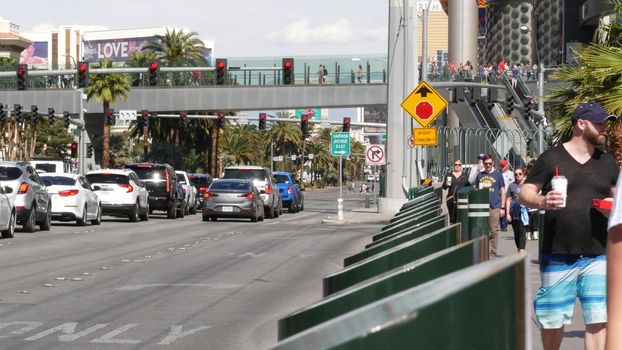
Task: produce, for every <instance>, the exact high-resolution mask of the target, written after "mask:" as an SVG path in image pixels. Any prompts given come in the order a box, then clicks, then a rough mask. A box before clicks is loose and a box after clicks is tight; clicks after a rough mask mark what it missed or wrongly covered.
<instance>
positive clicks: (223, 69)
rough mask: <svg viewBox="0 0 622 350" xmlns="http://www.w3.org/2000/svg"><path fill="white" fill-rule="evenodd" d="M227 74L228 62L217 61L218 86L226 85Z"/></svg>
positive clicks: (224, 60)
mask: <svg viewBox="0 0 622 350" xmlns="http://www.w3.org/2000/svg"><path fill="white" fill-rule="evenodd" d="M226 73H227V60H226V59H223V58H219V59H216V78H215V79H216V85H225V74H226Z"/></svg>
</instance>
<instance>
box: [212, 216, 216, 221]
mask: <svg viewBox="0 0 622 350" xmlns="http://www.w3.org/2000/svg"><path fill="white" fill-rule="evenodd" d="M210 220H212V221H218V218H217V217H215V216H212V217H211V218H210Z"/></svg>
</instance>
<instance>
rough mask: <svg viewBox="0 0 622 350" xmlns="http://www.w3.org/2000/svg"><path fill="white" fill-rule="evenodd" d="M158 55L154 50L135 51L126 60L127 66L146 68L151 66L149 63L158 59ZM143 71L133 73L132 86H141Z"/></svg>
mask: <svg viewBox="0 0 622 350" xmlns="http://www.w3.org/2000/svg"><path fill="white" fill-rule="evenodd" d="M156 58H157V56H156V54H155V53H154V52H134V53H133V54H132V55H131V56H130V59H129V60H127V62H125V66H126V67H137V68H146V67H149V63H151V61H152V60H154V59H156ZM141 77H142V73H134V74H132V86H139V85H140V82H141V80H142V79H141Z"/></svg>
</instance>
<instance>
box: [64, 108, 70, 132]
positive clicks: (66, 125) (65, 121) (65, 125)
mask: <svg viewBox="0 0 622 350" xmlns="http://www.w3.org/2000/svg"><path fill="white" fill-rule="evenodd" d="M70 121H71V118H70V117H69V112H67V111H64V112H63V126H64V127H65V129H69V125H70V123H69V122H70Z"/></svg>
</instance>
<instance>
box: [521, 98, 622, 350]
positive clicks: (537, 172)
mask: <svg viewBox="0 0 622 350" xmlns="http://www.w3.org/2000/svg"><path fill="white" fill-rule="evenodd" d="M615 119H616V117H615V116H613V115H610V114H609V113H608V112H606V111H605V110H604V109H603V107H602V106H601V105H599V104H598V103H595V102H591V103H583V104H580V105H578V106H577V107H576V108H575V110H574V113H573V114H572V118H571V122H572V137H571V139H570V140H569V141H568V142H565V143H563V144H560V145H558V146H555V147H553V148H551V149H549V150H547V151H546V152H544V153H542V154H541V155H540V157H538V160H537V161H536V163H535V165H534V167H533V169H531V171H530V172H529V176H528V177H527V179H526V180H525V183H524V184H523V185H522V186H521V189H520V193H519V202H521V203H522V204H524V205H526V206H527V207H529V208H538V209H544V210H546V215H545V216H544V221H545V222H544V231H543V232H540V234H541V236H542V237H541V238H542V242H541V244H540V254H541V257H540V275H541V280H542V282H541V283H542V285H541V287H540V289H539V290H538V293H537V294H536V296H535V300H534V308H535V314H536V321H537V323H538V325H539V327H540V330H541V336H542V343H543V345H544V349H547V350H548V349H559V348H560V346H561V342H562V339H563V337H564V325H566V324H570V323H571V320H572V316H573V311H574V306H575V300H576V299H577V298H579V301H580V302H581V309H582V312H583V319H584V322H585V348H586V349H588V350H591V349H604V348H605V338H606V336H607V303H606V297H607V290H606V270H607V261H606V260H607V257H606V249H607V217H606V216H605V215H604V214H603V213H602V212H601V211H599V210H597V209H594V208H592V200H594V199H603V198H607V197H611V196H612V194H613V192H614V187H615V185H616V182H617V179H618V175H619V173H620V168H619V167H618V165H617V163H616V161H615V159H614V158H613V157H612V156H611V155H610V154H607V153H604V152H603V151H601V149H600V147H602V146H604V145H605V142H606V133H607V123H608V121H609V120H615ZM558 175H563V176H564V177H565V179H566V181H563V179H561V178H560V177H559V176H558ZM553 185H556V186H557V187H556V188H555V189H553ZM564 185H565V186H564ZM540 191H542V195H541V194H539V192H540ZM564 192H565V193H564ZM616 331H617V329H616Z"/></svg>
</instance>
